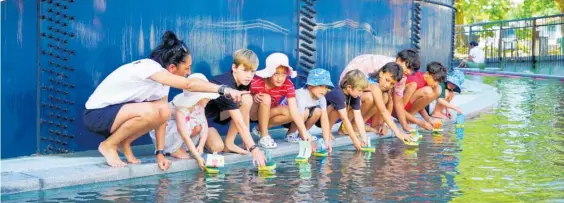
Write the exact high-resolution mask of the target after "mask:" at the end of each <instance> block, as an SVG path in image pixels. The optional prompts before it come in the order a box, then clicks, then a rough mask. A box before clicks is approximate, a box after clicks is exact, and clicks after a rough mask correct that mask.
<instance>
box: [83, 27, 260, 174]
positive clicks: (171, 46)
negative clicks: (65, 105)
mask: <svg viewBox="0 0 564 203" xmlns="http://www.w3.org/2000/svg"><path fill="white" fill-rule="evenodd" d="M191 65H192V57H191V56H190V52H189V50H188V48H187V47H186V45H185V44H184V42H183V41H181V40H179V39H178V38H177V37H176V35H175V34H174V33H173V32H171V31H167V32H165V33H164V35H163V37H162V43H161V44H160V45H159V46H158V47H157V48H155V49H154V50H153V51H152V52H151V55H150V58H146V59H141V60H138V61H133V62H131V63H128V64H125V65H122V66H120V67H119V68H117V69H116V70H114V71H113V72H112V73H110V75H108V76H107V77H106V78H105V79H104V80H103V81H102V82H101V83H100V85H98V87H97V88H96V90H95V91H94V93H92V95H91V96H90V98H89V99H88V101H87V102H86V105H85V107H86V110H85V111H84V115H83V118H84V124H85V126H86V128H88V130H90V131H92V132H95V133H97V134H100V135H102V136H104V137H105V140H104V141H103V142H102V143H100V145H99V146H98V151H100V153H101V154H102V155H103V156H104V158H105V159H106V162H107V163H108V165H110V166H112V167H123V166H125V165H126V163H124V162H123V161H122V160H121V159H120V157H119V155H118V153H117V150H118V147H120V148H121V152H123V154H124V155H125V157H126V159H127V161H128V162H129V163H140V162H141V161H140V160H139V159H137V158H136V157H135V156H134V155H133V152H132V150H131V143H132V142H133V141H134V140H136V139H137V138H139V137H140V136H142V135H144V134H146V133H147V132H149V131H151V130H153V129H155V131H156V145H157V150H156V152H155V155H156V159H157V164H158V166H159V168H160V169H161V170H167V169H168V168H169V167H170V164H171V162H170V160H168V159H166V158H165V157H164V154H163V151H162V150H163V149H164V135H165V128H166V121H167V120H168V119H169V117H170V109H169V107H168V93H169V89H170V87H175V88H178V89H184V90H187V91H191V92H211V93H219V94H220V95H224V96H225V97H228V98H231V99H233V100H235V101H239V100H240V98H241V95H243V94H247V93H248V92H245V91H238V90H234V89H231V88H229V87H227V86H224V85H221V86H219V85H216V84H213V83H209V82H206V81H203V80H199V79H187V78H186V76H187V75H189V74H190V69H191V67H190V66H191ZM261 155H262V154H261ZM253 159H255V161H257V162H258V163H259V165H260V164H261V163H262V164H264V159H265V158H264V155H262V156H257V157H253Z"/></svg>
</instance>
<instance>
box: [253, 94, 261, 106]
mask: <svg viewBox="0 0 564 203" xmlns="http://www.w3.org/2000/svg"><path fill="white" fill-rule="evenodd" d="M253 101H254V102H255V103H257V104H260V103H262V93H260V94H256V95H255V96H254V97H253Z"/></svg>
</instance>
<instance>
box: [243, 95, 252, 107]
mask: <svg viewBox="0 0 564 203" xmlns="http://www.w3.org/2000/svg"><path fill="white" fill-rule="evenodd" d="M252 105H253V96H252V95H251V94H245V95H243V97H242V98H241V107H245V108H249V109H250V108H251V106H252Z"/></svg>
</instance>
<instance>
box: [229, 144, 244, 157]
mask: <svg viewBox="0 0 564 203" xmlns="http://www.w3.org/2000/svg"><path fill="white" fill-rule="evenodd" d="M223 151H224V152H232V153H237V154H242V155H246V154H248V153H249V152H248V151H247V150H244V149H242V148H241V147H239V146H237V145H235V144H225V149H224V150H223Z"/></svg>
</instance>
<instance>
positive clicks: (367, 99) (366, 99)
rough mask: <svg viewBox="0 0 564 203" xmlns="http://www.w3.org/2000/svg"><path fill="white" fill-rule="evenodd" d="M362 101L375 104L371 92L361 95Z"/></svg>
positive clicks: (364, 103)
mask: <svg viewBox="0 0 564 203" xmlns="http://www.w3.org/2000/svg"><path fill="white" fill-rule="evenodd" d="M361 99H362V100H361V102H362V104H363V105H372V104H374V97H373V96H372V93H371V92H364V93H362V96H361Z"/></svg>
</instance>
